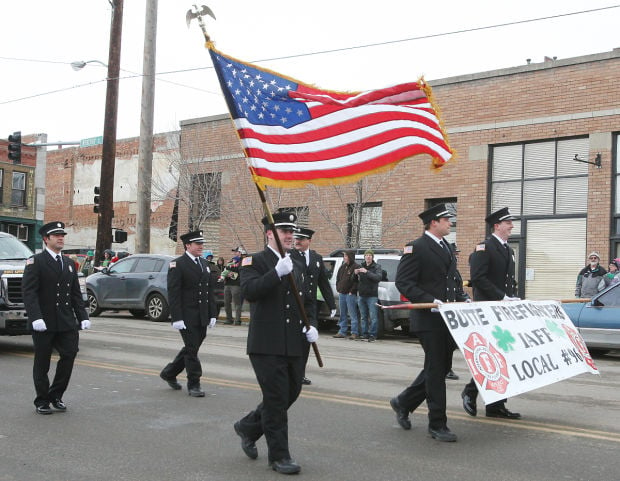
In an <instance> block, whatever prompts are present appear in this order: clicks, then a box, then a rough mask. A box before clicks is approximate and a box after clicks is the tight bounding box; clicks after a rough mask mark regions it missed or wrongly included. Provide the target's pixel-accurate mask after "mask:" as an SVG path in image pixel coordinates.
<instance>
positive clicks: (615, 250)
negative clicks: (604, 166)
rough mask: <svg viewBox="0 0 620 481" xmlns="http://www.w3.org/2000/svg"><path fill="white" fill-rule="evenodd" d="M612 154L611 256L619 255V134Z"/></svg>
mask: <svg viewBox="0 0 620 481" xmlns="http://www.w3.org/2000/svg"><path fill="white" fill-rule="evenodd" d="M614 146H615V148H614V149H613V154H614V186H613V189H614V194H615V197H614V220H613V222H612V225H611V244H612V250H611V251H612V254H613V255H612V257H614V258H616V257H620V166H619V165H618V154H619V153H620V134H616V135H615V139H614Z"/></svg>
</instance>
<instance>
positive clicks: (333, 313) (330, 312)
mask: <svg viewBox="0 0 620 481" xmlns="http://www.w3.org/2000/svg"><path fill="white" fill-rule="evenodd" d="M329 317H336V309H332V310H331V311H329Z"/></svg>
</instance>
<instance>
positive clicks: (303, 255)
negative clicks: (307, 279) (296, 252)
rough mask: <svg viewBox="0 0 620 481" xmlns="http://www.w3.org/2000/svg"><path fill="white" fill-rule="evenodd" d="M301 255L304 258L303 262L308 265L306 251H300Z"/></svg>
mask: <svg viewBox="0 0 620 481" xmlns="http://www.w3.org/2000/svg"><path fill="white" fill-rule="evenodd" d="M301 257H303V258H304V264H306V267H308V259H307V258H306V251H301Z"/></svg>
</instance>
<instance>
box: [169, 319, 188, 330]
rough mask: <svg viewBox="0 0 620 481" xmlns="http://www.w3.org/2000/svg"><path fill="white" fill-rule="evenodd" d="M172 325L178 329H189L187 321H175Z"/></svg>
mask: <svg viewBox="0 0 620 481" xmlns="http://www.w3.org/2000/svg"><path fill="white" fill-rule="evenodd" d="M172 327H174V328H175V329H178V330H181V329H187V328H186V327H185V322H183V321H174V322H173V323H172Z"/></svg>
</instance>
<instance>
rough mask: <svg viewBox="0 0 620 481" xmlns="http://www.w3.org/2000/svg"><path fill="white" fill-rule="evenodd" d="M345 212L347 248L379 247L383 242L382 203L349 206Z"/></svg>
mask: <svg viewBox="0 0 620 481" xmlns="http://www.w3.org/2000/svg"><path fill="white" fill-rule="evenodd" d="M347 211H348V212H347V226H348V232H347V239H348V242H347V247H352V248H359V247H361V248H364V247H380V246H381V245H382V242H383V241H382V232H383V217H382V216H383V206H382V203H381V202H366V203H363V204H349V205H348V206H347Z"/></svg>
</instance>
